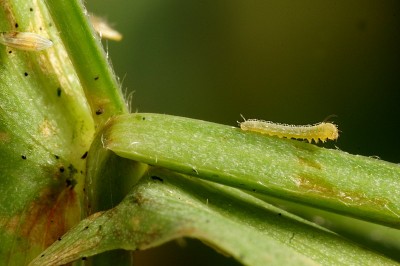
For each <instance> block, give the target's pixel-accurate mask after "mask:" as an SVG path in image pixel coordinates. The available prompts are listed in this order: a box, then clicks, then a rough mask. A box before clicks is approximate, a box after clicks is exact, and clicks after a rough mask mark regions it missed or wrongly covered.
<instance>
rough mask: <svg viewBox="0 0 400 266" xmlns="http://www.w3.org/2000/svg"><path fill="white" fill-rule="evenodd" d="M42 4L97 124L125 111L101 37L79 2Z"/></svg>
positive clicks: (60, 0) (48, 2) (68, 0)
mask: <svg viewBox="0 0 400 266" xmlns="http://www.w3.org/2000/svg"><path fill="white" fill-rule="evenodd" d="M45 3H46V7H47V8H48V10H49V13H50V14H51V16H52V19H53V21H54V24H55V25H56V26H57V28H58V29H62V34H60V36H61V38H62V41H63V43H64V45H65V49H66V50H67V52H68V55H69V57H70V59H71V61H72V64H73V65H74V68H75V70H76V72H77V74H78V77H79V81H80V82H81V84H82V87H83V88H84V91H85V95H86V99H87V100H88V103H89V105H90V107H91V110H92V115H93V117H94V120H95V122H96V125H100V124H102V123H104V122H105V121H106V120H107V119H108V118H109V117H110V116H113V115H116V114H121V113H127V112H128V109H127V105H126V104H125V102H124V99H123V97H122V93H121V89H120V86H119V84H118V82H117V79H116V76H115V75H114V72H113V70H112V68H111V66H110V65H109V63H108V61H107V55H106V53H105V52H104V50H103V48H102V46H101V43H100V38H99V37H98V35H97V34H96V33H95V31H94V29H93V27H92V26H91V25H90V24H89V23H88V17H87V15H85V14H86V12H83V10H84V7H83V4H82V2H81V1H70V0H57V1H55V0H48V1H45ZM83 40H84V41H83Z"/></svg>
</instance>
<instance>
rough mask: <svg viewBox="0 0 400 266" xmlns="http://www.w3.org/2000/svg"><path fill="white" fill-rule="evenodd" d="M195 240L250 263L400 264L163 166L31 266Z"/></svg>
mask: <svg viewBox="0 0 400 266" xmlns="http://www.w3.org/2000/svg"><path fill="white" fill-rule="evenodd" d="M183 236H185V237H193V238H198V239H201V240H202V241H204V242H206V243H208V244H210V245H211V246H213V247H217V248H218V250H220V251H223V252H225V253H226V254H229V255H231V256H233V257H234V258H235V259H237V260H238V261H240V262H242V263H244V264H246V265H255V266H256V265H321V264H323V265H365V264H367V263H368V264H370V265H396V262H394V261H391V260H389V259H386V258H384V257H382V256H380V255H378V254H375V253H373V252H371V251H369V250H366V249H363V248H360V247H358V246H356V245H354V244H351V243H349V242H347V241H346V240H344V239H342V238H341V237H338V236H337V235H335V234H333V233H331V232H328V231H326V230H323V229H320V228H318V227H316V226H314V225H312V224H310V223H308V222H306V221H304V220H302V219H300V218H297V217H295V216H294V215H291V214H289V213H286V212H284V211H282V210H280V209H278V208H276V207H273V206H271V205H269V204H267V203H265V202H263V201H261V200H258V199H256V198H254V197H252V196H250V195H248V194H246V193H244V192H241V191H240V190H237V189H233V188H229V187H224V186H222V185H217V184H214V183H211V182H207V181H202V180H199V179H197V178H193V177H187V176H183V175H179V174H175V173H171V172H167V171H165V170H162V169H155V170H152V171H150V172H149V173H148V176H147V177H145V178H143V179H142V180H141V181H140V183H139V184H138V185H136V186H135V187H134V189H133V190H132V191H131V192H130V194H129V195H128V196H127V197H126V198H125V200H124V201H123V202H122V203H121V204H120V205H118V206H117V207H115V208H114V209H111V210H109V211H106V212H100V213H96V214H94V215H92V216H91V217H89V218H87V219H85V220H83V221H82V222H81V223H80V224H79V225H78V226H76V227H75V228H73V229H72V230H71V231H70V232H68V233H67V234H66V235H65V236H63V237H62V238H61V239H60V240H59V241H56V242H55V243H54V244H53V245H52V246H51V247H49V248H48V249H47V250H46V251H45V252H43V253H42V254H41V255H40V256H38V257H37V258H36V259H35V260H34V261H33V262H32V263H31V265H41V266H46V265H60V264H64V263H68V262H71V261H73V260H77V259H79V258H86V257H88V256H92V255H94V254H97V253H100V252H104V251H107V250H111V249H117V248H119V249H121V248H122V249H127V250H138V249H139V250H141V249H147V248H151V247H154V246H157V245H160V244H162V243H165V242H166V241H169V240H171V239H175V238H178V237H183Z"/></svg>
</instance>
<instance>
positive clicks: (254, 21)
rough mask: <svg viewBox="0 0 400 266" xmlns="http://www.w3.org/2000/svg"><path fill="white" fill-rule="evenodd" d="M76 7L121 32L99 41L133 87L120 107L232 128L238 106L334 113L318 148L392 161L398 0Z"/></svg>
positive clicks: (138, 0)
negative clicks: (333, 132)
mask: <svg viewBox="0 0 400 266" xmlns="http://www.w3.org/2000/svg"><path fill="white" fill-rule="evenodd" d="M86 5H87V8H88V10H89V11H90V12H94V13H95V14H97V15H100V16H103V17H105V18H107V20H108V21H109V22H110V23H111V24H113V25H114V26H115V28H116V29H118V30H119V31H120V32H122V33H123V35H124V39H123V40H122V42H120V43H117V42H112V41H108V42H104V43H105V45H106V46H107V47H108V51H109V55H110V58H111V60H112V63H113V65H114V68H115V71H116V73H117V75H118V76H119V77H120V78H121V80H122V81H123V82H122V86H123V88H124V89H125V88H127V89H128V90H134V91H135V94H134V100H133V103H132V111H136V110H137V111H140V112H155V113H166V114H172V115H180V116H186V117H192V118H198V119H203V120H208V121H214V122H217V123H223V124H228V125H232V126H236V125H237V124H236V121H238V120H241V118H240V114H243V115H244V116H245V117H246V118H258V119H265V120H271V121H274V122H281V123H290V124H312V123H315V122H320V121H322V120H324V118H326V117H327V116H329V115H332V114H334V115H337V117H334V118H333V119H331V120H333V121H334V122H335V123H337V124H338V125H339V129H340V130H341V131H342V132H341V136H340V138H339V139H338V141H337V142H336V143H330V144H327V145H326V146H327V147H334V146H335V145H336V146H337V147H338V148H340V149H341V150H344V151H347V152H350V153H354V154H362V155H366V156H379V157H380V158H382V159H384V160H388V161H391V162H394V163H399V162H400V138H399V135H400V125H399V121H400V2H399V1H386V0H384V1H376V0H373V1H372V0H368V1H361V0H356V1H289V0H281V1H261V0H259V1H254V0H253V1H252V0H248V1H235V0H229V1H228V0H221V1H215V0H214V1H211V0H205V1H187V0H186V1H185V0H162V1H161V0H160V1H157V0H129V1H128V0H102V1H99V0H98V1H95V0H87V1H86ZM190 243H192V242H190ZM196 243H197V242H196ZM193 245H196V244H193ZM189 246H190V247H191V246H192V245H189ZM202 248H204V247H202ZM188 249H190V248H186V249H181V250H179V249H171V250H178V251H175V252H177V253H178V254H179V253H186V252H187V250H188ZM168 252H172V251H168ZM168 252H167V253H168ZM168 254H170V253H168ZM203 254H204V253H203ZM158 259H160V258H158ZM181 259H182V260H183V257H181ZM192 259H193V257H192ZM181 262H182V261H181ZM195 262H196V263H200V262H201V261H199V260H197V261H195ZM175 263H178V262H175ZM186 263H192V264H191V265H205V264H201V263H200V264H193V260H191V259H190V260H188V261H186ZM184 264H185V263H183V264H179V263H178V264H175V265H184ZM216 264H217V263H215V265H216ZM208 265H212V263H208Z"/></svg>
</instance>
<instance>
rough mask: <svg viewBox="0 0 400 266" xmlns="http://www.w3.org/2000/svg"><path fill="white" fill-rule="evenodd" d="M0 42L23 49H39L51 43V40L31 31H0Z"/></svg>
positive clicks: (49, 45) (47, 46) (45, 47)
mask: <svg viewBox="0 0 400 266" xmlns="http://www.w3.org/2000/svg"><path fill="white" fill-rule="evenodd" d="M0 43H1V44H3V45H6V46H9V47H13V48H16V49H20V50H25V51H41V50H44V49H47V48H49V47H51V46H52V45H53V42H52V41H50V40H49V39H46V38H45V37H43V36H41V35H39V34H36V33H33V32H18V31H13V32H1V33H0Z"/></svg>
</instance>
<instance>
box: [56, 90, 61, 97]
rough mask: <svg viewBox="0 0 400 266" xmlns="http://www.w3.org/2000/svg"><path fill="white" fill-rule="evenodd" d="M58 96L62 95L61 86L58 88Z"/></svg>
mask: <svg viewBox="0 0 400 266" xmlns="http://www.w3.org/2000/svg"><path fill="white" fill-rule="evenodd" d="M57 96H58V97H61V88H57Z"/></svg>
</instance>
